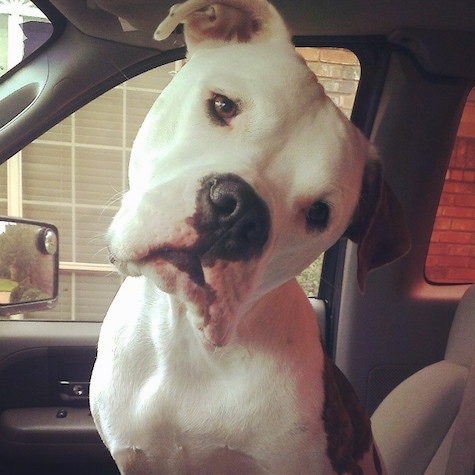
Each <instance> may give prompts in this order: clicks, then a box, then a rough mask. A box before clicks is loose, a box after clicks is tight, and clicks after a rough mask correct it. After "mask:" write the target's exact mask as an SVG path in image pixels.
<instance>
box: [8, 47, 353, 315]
mask: <svg viewBox="0 0 475 475" xmlns="http://www.w3.org/2000/svg"><path fill="white" fill-rule="evenodd" d="M299 52H300V53H301V55H302V56H303V57H304V59H305V60H306V61H307V62H308V64H309V65H310V67H311V69H312V70H313V71H314V72H315V73H316V74H317V75H318V77H319V80H320V81H321V83H322V85H323V86H324V87H325V89H326V90H327V92H328V94H329V95H330V97H331V98H332V99H333V101H334V102H335V103H336V104H337V105H338V106H339V107H340V108H341V109H342V110H343V112H344V113H345V114H346V115H347V116H349V115H350V114H351V109H352V106H353V101H354V96H355V92H356V88H357V85H358V80H359V76H360V67H359V63H358V60H357V58H356V56H355V55H354V54H353V53H351V52H350V51H347V50H342V49H335V48H325V49H318V48H299ZM181 65H182V62H181V61H177V62H175V63H169V64H166V65H164V66H161V67H158V68H156V69H153V70H151V71H149V72H146V73H144V74H142V75H140V76H137V77H135V78H133V79H130V80H128V81H127V82H125V83H123V84H121V85H119V86H117V87H115V88H113V89H112V90H110V91H109V92H107V93H105V94H104V95H102V96H101V97H99V98H97V99H96V100H94V101H92V102H90V103H89V104H87V105H86V106H85V107H83V108H82V109H80V110H79V111H77V112H76V113H74V114H72V115H71V116H70V117H68V118H67V119H65V120H64V121H62V122H61V123H59V124H58V125H56V126H55V127H53V128H52V129H51V130H50V131H48V132H47V133H45V134H44V135H43V136H41V137H40V138H38V139H37V140H35V141H34V142H33V143H31V144H30V145H28V146H27V147H26V148H24V149H23V150H22V151H21V152H20V153H19V154H17V156H15V157H13V158H12V159H10V160H8V161H7V163H6V164H4V165H3V166H1V167H0V213H2V214H10V215H17V216H24V217H27V218H31V219H41V220H42V221H47V222H51V223H54V224H55V225H56V226H57V227H58V228H59V236H60V279H59V299H58V304H57V306H56V307H55V308H54V309H53V310H51V311H47V312H38V313H31V314H28V315H22V316H19V317H17V318H35V319H72V320H91V321H99V320H102V318H103V316H104V314H105V312H106V311H107V308H108V306H109V304H110V302H111V300H112V298H113V296H114V294H115V292H116V290H117V288H118V286H119V285H120V282H121V277H120V276H119V275H118V274H117V272H116V271H115V269H114V268H113V267H112V265H110V264H109V263H108V256H107V249H106V247H105V240H104V235H105V232H106V230H107V227H108V226H109V224H110V222H111V220H112V218H113V216H114V214H115V213H116V212H117V210H118V208H119V204H120V199H121V194H122V192H123V191H124V190H126V188H127V165H128V157H129V153H130V150H131V146H132V142H133V139H134V137H135V135H136V133H137V131H138V128H139V126H140V124H141V123H142V121H143V119H144V117H145V114H146V113H147V112H148V110H149V109H150V107H151V105H152V103H153V102H154V101H155V99H156V97H157V96H158V95H159V94H160V91H161V90H162V89H163V88H164V87H165V86H166V85H167V84H168V82H169V81H170V80H171V79H172V77H173V75H174V74H176V72H177V71H178V70H179V69H180V67H181ZM320 269H321V259H318V260H317V261H316V262H315V263H314V264H312V266H310V268H309V269H307V270H306V271H305V272H304V273H303V274H302V276H300V278H299V281H300V283H301V285H302V287H303V288H304V290H305V291H306V292H307V293H308V294H315V293H316V291H317V289H318V282H319V279H320ZM0 277H1V276H0Z"/></svg>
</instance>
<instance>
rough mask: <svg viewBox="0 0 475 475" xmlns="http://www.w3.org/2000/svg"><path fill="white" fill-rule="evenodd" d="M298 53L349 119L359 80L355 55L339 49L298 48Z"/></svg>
mask: <svg viewBox="0 0 475 475" xmlns="http://www.w3.org/2000/svg"><path fill="white" fill-rule="evenodd" d="M298 51H299V53H300V54H301V55H302V56H303V58H304V59H305V61H307V64H308V66H309V67H310V69H311V70H312V71H313V72H314V73H315V74H316V75H317V77H318V80H319V82H320V84H321V85H322V86H323V87H324V88H325V91H326V93H327V94H328V96H329V97H330V98H331V99H332V100H333V102H334V103H335V104H336V105H337V106H338V107H339V108H340V109H341V110H342V111H343V112H344V113H345V115H346V116H347V117H350V115H351V109H352V108H353V102H354V100H355V94H356V89H357V87H358V81H359V79H360V63H359V61H358V58H357V57H356V56H355V54H354V53H352V52H351V51H348V50H344V49H341V48H298Z"/></svg>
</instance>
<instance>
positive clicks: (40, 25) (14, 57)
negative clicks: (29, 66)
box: [0, 0, 53, 76]
mask: <svg viewBox="0 0 475 475" xmlns="http://www.w3.org/2000/svg"><path fill="white" fill-rule="evenodd" d="M52 33H53V26H52V25H51V23H50V22H49V21H48V19H47V18H46V16H45V15H44V13H43V12H42V11H41V10H40V9H38V8H37V7H36V6H35V5H34V4H33V3H32V2H30V1H28V0H0V76H2V75H3V74H5V73H6V72H7V71H9V70H10V69H12V68H13V67H14V66H16V65H17V64H18V63H20V62H21V61H22V60H23V59H24V58H26V57H27V56H28V55H30V54H31V53H33V52H34V51H36V50H37V49H38V48H39V47H40V46H41V45H42V44H44V43H45V42H46V41H47V40H48V38H49V37H50V36H51V35H52Z"/></svg>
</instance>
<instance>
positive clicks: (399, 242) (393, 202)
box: [344, 159, 411, 291]
mask: <svg viewBox="0 0 475 475" xmlns="http://www.w3.org/2000/svg"><path fill="white" fill-rule="evenodd" d="M344 236H345V237H347V238H348V239H350V240H351V241H353V242H355V243H356V244H358V251H357V255H358V271H357V277H358V284H359V287H360V289H361V290H362V291H363V290H364V286H365V279H366V275H367V274H368V272H369V271H370V270H372V269H375V268H377V267H380V266H382V265H384V264H388V263H389V262H392V261H394V260H396V259H398V258H399V257H402V256H403V255H405V254H406V253H407V252H408V251H409V250H410V248H411V239H410V235H409V230H408V228H407V224H406V220H405V217H404V211H403V209H402V206H401V204H400V203H399V201H398V199H397V198H396V196H395V195H394V193H393V191H392V190H391V188H389V185H388V184H387V183H386V182H385V180H384V179H383V173H382V166H381V162H380V161H379V160H377V159H370V160H369V161H368V163H367V164H366V167H365V172H364V176H363V184H362V188H361V195H360V200H359V203H358V206H357V208H356V211H355V214H354V216H353V220H352V222H351V224H350V226H349V227H348V229H347V230H346V232H345V234H344Z"/></svg>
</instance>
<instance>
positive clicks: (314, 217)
mask: <svg viewBox="0 0 475 475" xmlns="http://www.w3.org/2000/svg"><path fill="white" fill-rule="evenodd" d="M329 219H330V206H328V203H325V201H315V203H313V204H312V205H311V206H310V207H309V208H308V209H307V210H306V211H305V220H306V221H307V225H308V226H309V227H310V228H312V229H314V228H317V229H320V230H322V229H324V228H325V227H326V226H327V224H328V221H329Z"/></svg>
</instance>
